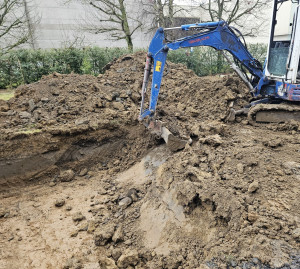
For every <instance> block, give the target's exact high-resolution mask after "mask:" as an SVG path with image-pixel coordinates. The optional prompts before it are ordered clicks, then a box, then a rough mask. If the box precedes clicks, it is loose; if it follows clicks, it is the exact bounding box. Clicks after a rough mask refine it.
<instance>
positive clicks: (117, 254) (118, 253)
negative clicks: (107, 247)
mask: <svg viewBox="0 0 300 269" xmlns="http://www.w3.org/2000/svg"><path fill="white" fill-rule="evenodd" d="M121 255H122V251H121V250H120V249H118V248H113V249H112V251H111V256H112V257H113V259H114V260H115V261H117V260H118V259H119V258H120V257H121Z"/></svg>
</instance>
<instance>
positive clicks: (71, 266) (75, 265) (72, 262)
mask: <svg viewBox="0 0 300 269" xmlns="http://www.w3.org/2000/svg"><path fill="white" fill-rule="evenodd" d="M81 268H83V266H82V262H81V261H80V260H79V259H76V258H71V259H69V260H67V262H66V264H65V265H64V267H63V269H81Z"/></svg>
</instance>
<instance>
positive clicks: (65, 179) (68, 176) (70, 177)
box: [59, 169, 75, 182]
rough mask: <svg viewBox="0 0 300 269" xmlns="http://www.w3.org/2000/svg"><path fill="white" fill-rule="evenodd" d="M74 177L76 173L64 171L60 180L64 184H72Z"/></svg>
mask: <svg viewBox="0 0 300 269" xmlns="http://www.w3.org/2000/svg"><path fill="white" fill-rule="evenodd" d="M74 176H75V173H74V172H73V170H71V169H69V170H65V171H62V172H61V173H60V175H59V178H60V180H61V181H62V182H70V181H72V180H73V179H74Z"/></svg>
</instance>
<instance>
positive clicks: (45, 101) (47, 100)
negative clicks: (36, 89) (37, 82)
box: [41, 97, 49, 103]
mask: <svg viewBox="0 0 300 269" xmlns="http://www.w3.org/2000/svg"><path fill="white" fill-rule="evenodd" d="M41 101H42V102H43V103H47V102H49V98H47V97H42V98H41Z"/></svg>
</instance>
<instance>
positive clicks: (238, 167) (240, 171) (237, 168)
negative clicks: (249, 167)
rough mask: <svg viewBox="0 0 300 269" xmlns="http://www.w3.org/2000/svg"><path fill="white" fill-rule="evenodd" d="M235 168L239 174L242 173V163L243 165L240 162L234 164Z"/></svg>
mask: <svg viewBox="0 0 300 269" xmlns="http://www.w3.org/2000/svg"><path fill="white" fill-rule="evenodd" d="M236 170H237V171H238V172H239V173H240V174H242V173H244V165H243V164H242V163H238V164H237V165H236Z"/></svg>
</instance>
